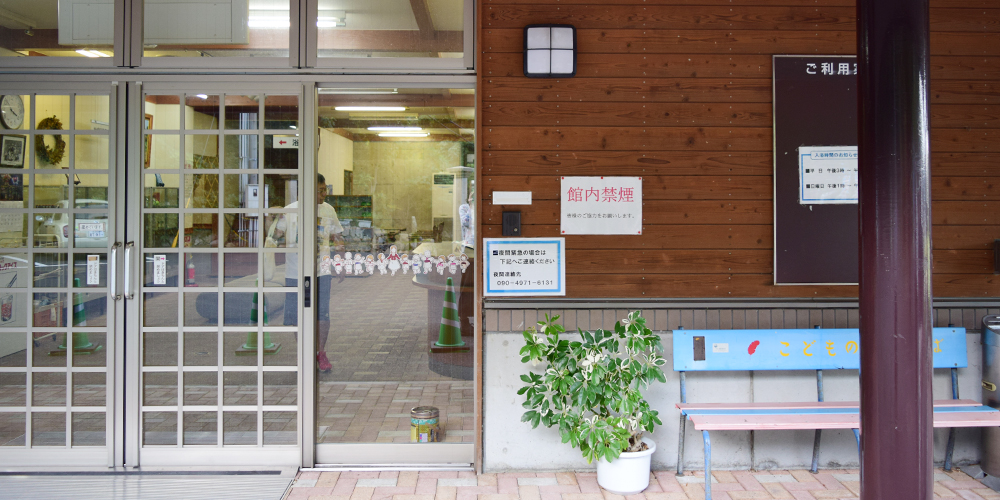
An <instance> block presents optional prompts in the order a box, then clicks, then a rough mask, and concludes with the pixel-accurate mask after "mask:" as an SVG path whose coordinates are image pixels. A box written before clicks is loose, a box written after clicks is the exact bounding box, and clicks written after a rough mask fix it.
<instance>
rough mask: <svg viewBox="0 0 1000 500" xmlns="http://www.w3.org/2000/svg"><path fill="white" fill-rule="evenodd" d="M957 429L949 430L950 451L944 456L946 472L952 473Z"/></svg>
mask: <svg viewBox="0 0 1000 500" xmlns="http://www.w3.org/2000/svg"><path fill="white" fill-rule="evenodd" d="M955 430H956V429H955V428H954V427H952V428H951V429H950V430H948V451H946V452H945V454H944V470H946V471H948V472H951V456H952V454H953V453H955Z"/></svg>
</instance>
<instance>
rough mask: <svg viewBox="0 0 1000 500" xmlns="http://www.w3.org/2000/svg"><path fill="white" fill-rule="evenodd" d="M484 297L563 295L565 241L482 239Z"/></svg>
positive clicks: (555, 239) (564, 239) (554, 239)
mask: <svg viewBox="0 0 1000 500" xmlns="http://www.w3.org/2000/svg"><path fill="white" fill-rule="evenodd" d="M483 261H484V262H485V265H484V266H483V273H484V278H486V279H485V283H486V287H485V289H484V291H483V295H485V296H494V297H502V296H508V297H510V296H529V295H533V296H545V295H566V238H484V239H483Z"/></svg>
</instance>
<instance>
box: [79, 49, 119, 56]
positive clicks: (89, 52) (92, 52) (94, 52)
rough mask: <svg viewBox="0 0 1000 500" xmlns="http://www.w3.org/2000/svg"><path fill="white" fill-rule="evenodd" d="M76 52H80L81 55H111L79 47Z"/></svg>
mask: <svg viewBox="0 0 1000 500" xmlns="http://www.w3.org/2000/svg"><path fill="white" fill-rule="evenodd" d="M76 53H77V54H80V55H81V56H87V57H111V56H109V55H107V54H104V53H101V52H98V51H96V50H87V49H79V50H77V51H76Z"/></svg>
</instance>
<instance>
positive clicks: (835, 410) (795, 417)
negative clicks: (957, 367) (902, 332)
mask: <svg viewBox="0 0 1000 500" xmlns="http://www.w3.org/2000/svg"><path fill="white" fill-rule="evenodd" d="M959 401H961V402H962V403H963V404H961V405H946V404H935V407H934V427H945V428H948V427H985V426H1000V410H997V409H995V408H990V407H988V406H983V405H981V404H979V403H977V402H975V401H971V400H959ZM937 403H942V402H937ZM970 403H975V404H970ZM688 418H689V420H690V421H691V423H692V424H694V428H695V429H696V430H699V431H752V430H784V429H788V430H795V429H801V430H815V429H858V428H859V426H860V412H859V409H858V407H857V406H854V407H831V408H814V409H810V410H807V412H806V413H802V411H801V410H798V409H750V410H722V409H718V410H705V411H703V412H696V413H691V414H688Z"/></svg>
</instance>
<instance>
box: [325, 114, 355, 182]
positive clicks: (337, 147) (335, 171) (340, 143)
mask: <svg viewBox="0 0 1000 500" xmlns="http://www.w3.org/2000/svg"><path fill="white" fill-rule="evenodd" d="M316 168H317V170H318V171H319V173H321V174H323V177H325V178H326V185H327V186H331V187H332V193H331V194H335V195H342V194H344V171H345V170H354V142H353V141H351V140H350V139H348V138H346V137H343V136H340V135H337V134H334V133H333V132H330V131H329V130H327V129H324V128H321V129H319V153H318V154H317V156H316ZM355 194H357V193H355Z"/></svg>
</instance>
